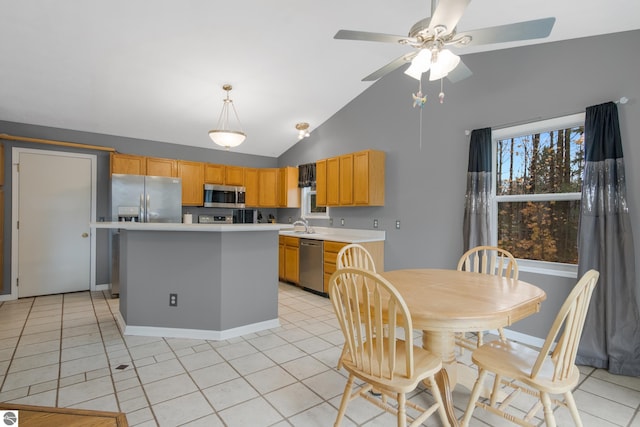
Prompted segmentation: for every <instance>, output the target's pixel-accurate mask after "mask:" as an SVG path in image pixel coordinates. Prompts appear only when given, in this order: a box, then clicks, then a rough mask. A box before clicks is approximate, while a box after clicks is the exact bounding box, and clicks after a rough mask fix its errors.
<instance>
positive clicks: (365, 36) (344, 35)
mask: <svg viewBox="0 0 640 427" xmlns="http://www.w3.org/2000/svg"><path fill="white" fill-rule="evenodd" d="M333 38H334V39H340V40H362V41H367V42H383V43H400V41H401V40H407V39H410V38H409V37H406V36H396V35H393V34H383V33H370V32H367V31H351V30H340V31H338V32H337V33H336V35H335V36H333Z"/></svg>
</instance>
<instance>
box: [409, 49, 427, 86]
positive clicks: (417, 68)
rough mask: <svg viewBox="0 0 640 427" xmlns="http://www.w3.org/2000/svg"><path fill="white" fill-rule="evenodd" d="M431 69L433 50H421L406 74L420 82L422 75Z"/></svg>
mask: <svg viewBox="0 0 640 427" xmlns="http://www.w3.org/2000/svg"><path fill="white" fill-rule="evenodd" d="M429 67H431V50H429V49H421V50H420V52H418V54H417V55H416V56H415V57H414V58H413V60H412V61H411V65H410V66H409V67H407V69H406V70H405V71H404V73H405V74H406V75H408V76H411V77H413V78H414V79H416V80H420V78H421V77H422V73H426V72H427V71H429Z"/></svg>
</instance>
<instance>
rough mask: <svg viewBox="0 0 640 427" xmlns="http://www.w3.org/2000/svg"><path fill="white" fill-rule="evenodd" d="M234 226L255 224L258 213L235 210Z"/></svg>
mask: <svg viewBox="0 0 640 427" xmlns="http://www.w3.org/2000/svg"><path fill="white" fill-rule="evenodd" d="M233 223H234V224H257V223H258V211H257V210H255V209H235V210H234V211H233Z"/></svg>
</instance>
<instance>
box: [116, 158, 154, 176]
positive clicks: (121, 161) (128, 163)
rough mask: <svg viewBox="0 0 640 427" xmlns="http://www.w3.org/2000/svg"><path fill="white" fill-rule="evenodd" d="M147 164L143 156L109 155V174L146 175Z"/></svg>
mask: <svg viewBox="0 0 640 427" xmlns="http://www.w3.org/2000/svg"><path fill="white" fill-rule="evenodd" d="M146 166H147V162H146V157H144V156H135V155H132V154H120V153H111V173H125V174H131V175H146V173H147V167H146Z"/></svg>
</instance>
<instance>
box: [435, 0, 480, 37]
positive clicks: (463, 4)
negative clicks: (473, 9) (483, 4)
mask: <svg viewBox="0 0 640 427" xmlns="http://www.w3.org/2000/svg"><path fill="white" fill-rule="evenodd" d="M432 1H435V0H432ZM469 3H471V0H440V1H439V2H438V5H437V6H436V10H434V11H433V14H432V15H431V21H430V22H429V29H430V30H433V28H434V27H436V26H438V25H444V26H445V27H446V31H445V32H444V33H442V34H443V35H447V34H449V33H451V32H452V31H453V30H454V29H455V28H456V25H458V21H460V18H462V15H463V14H464V11H465V9H466V8H467V6H468V5H469Z"/></svg>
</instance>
